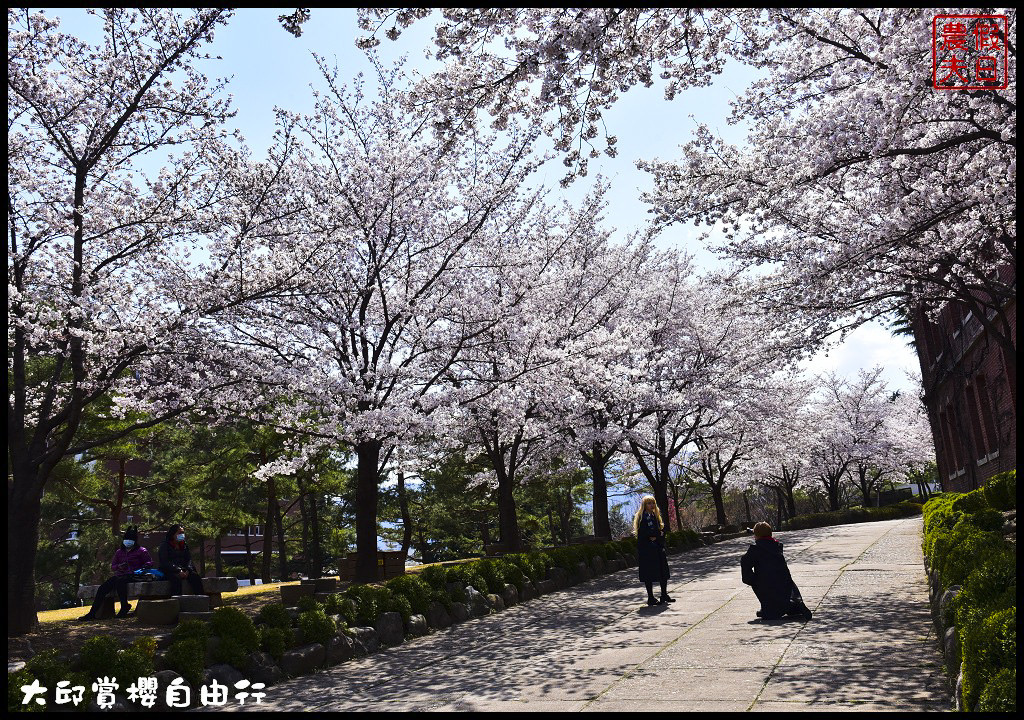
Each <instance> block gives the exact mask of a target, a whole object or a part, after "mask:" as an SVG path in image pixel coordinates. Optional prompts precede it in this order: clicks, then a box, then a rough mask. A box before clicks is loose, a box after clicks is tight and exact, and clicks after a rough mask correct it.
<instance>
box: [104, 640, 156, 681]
mask: <svg viewBox="0 0 1024 720" xmlns="http://www.w3.org/2000/svg"><path fill="white" fill-rule="evenodd" d="M155 654H156V640H154V639H153V638H138V639H137V640H136V641H135V642H133V643H132V644H131V645H130V646H128V647H127V648H125V649H124V650H122V651H120V652H119V653H118V654H117V662H115V663H114V666H113V667H114V672H113V674H114V677H116V678H117V680H118V684H119V685H120V686H121V689H122V690H125V689H126V688H127V687H128V686H129V685H131V684H132V683H134V682H137V681H138V679H139V678H143V677H149V676H150V675H152V674H153V657H154V655H155Z"/></svg>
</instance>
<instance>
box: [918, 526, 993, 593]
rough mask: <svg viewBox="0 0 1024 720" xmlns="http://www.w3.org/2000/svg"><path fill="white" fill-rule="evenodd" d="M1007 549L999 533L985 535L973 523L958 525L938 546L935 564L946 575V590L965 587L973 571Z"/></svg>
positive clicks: (943, 578)
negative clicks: (953, 586) (953, 587)
mask: <svg viewBox="0 0 1024 720" xmlns="http://www.w3.org/2000/svg"><path fill="white" fill-rule="evenodd" d="M1005 549H1006V542H1005V541H1004V540H1003V537H1002V536H1001V535H999V534H998V533H992V532H983V531H981V530H978V529H977V528H976V527H974V526H973V525H971V524H970V523H969V522H963V521H961V522H959V523H957V526H956V527H955V528H953V532H952V533H951V534H950V535H949V536H948V539H947V540H946V541H944V542H937V543H936V544H935V558H934V562H936V563H937V567H939V568H940V572H941V573H942V583H943V587H949V586H950V585H963V584H964V581H965V580H967V576H968V575H969V574H970V573H971V570H973V569H974V568H975V567H977V566H978V565H980V564H983V563H985V561H986V560H988V559H989V558H990V557H992V556H994V555H997V554H999V553H1001V552H1005Z"/></svg>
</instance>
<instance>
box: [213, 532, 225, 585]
mask: <svg viewBox="0 0 1024 720" xmlns="http://www.w3.org/2000/svg"><path fill="white" fill-rule="evenodd" d="M221 535H222V531H219V530H218V531H217V538H216V539H215V540H214V541H213V568H214V572H216V573H217V577H224V558H223V556H222V555H221V554H220V536H221Z"/></svg>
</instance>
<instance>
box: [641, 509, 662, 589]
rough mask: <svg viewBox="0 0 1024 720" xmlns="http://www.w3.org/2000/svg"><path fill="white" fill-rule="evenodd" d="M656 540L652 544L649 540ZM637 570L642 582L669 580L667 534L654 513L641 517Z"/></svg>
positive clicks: (644, 514)
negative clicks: (666, 551) (666, 553)
mask: <svg viewBox="0 0 1024 720" xmlns="http://www.w3.org/2000/svg"><path fill="white" fill-rule="evenodd" d="M651 537H653V538H654V541H653V542H652V541H651V540H649V539H648V538H651ZM636 559H637V569H638V571H639V575H640V581H641V582H659V581H661V580H668V557H666V555H665V533H664V532H663V531H662V529H661V527H660V526H659V525H658V517H657V515H654V514H653V513H647V512H645V513H643V514H642V515H641V516H640V526H639V527H638V528H637V533H636Z"/></svg>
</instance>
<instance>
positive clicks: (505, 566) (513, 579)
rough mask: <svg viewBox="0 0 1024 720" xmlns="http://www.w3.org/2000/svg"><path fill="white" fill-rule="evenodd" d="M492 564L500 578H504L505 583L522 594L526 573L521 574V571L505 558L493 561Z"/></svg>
mask: <svg viewBox="0 0 1024 720" xmlns="http://www.w3.org/2000/svg"><path fill="white" fill-rule="evenodd" d="M494 564H495V566H496V567H497V570H498V572H499V573H501V576H502V577H503V578H505V582H506V583H511V584H513V585H515V586H516V589H517V590H518V591H520V592H522V590H523V586H524V585H526V573H524V572H523V569H522V568H521V567H519V565H517V564H516V563H514V562H512V561H511V560H509V559H508V558H507V557H503V558H501V559H499V560H495V561H494ZM502 589H504V588H502Z"/></svg>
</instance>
